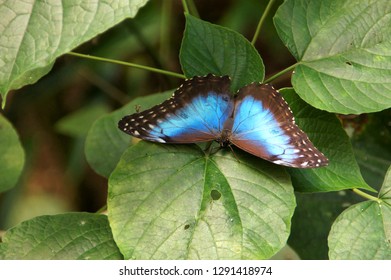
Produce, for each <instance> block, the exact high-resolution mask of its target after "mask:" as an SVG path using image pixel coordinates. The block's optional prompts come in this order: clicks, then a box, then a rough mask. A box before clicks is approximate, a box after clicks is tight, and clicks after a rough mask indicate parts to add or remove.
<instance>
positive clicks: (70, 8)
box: [0, 0, 147, 103]
mask: <svg viewBox="0 0 391 280" xmlns="http://www.w3.org/2000/svg"><path fill="white" fill-rule="evenodd" d="M146 3H147V0H136V1H134V0H133V1H127V0H116V1H109V2H107V1H88V2H83V3H82V4H81V3H80V1H76V0H68V1H66V2H64V3H63V5H59V3H52V2H47V1H27V2H15V1H10V0H6V1H5V2H3V3H2V5H1V6H0V14H2V15H4V16H2V17H1V18H0V26H2V30H1V33H2V34H1V36H0V61H1V66H2V67H1V70H0V85H1V86H0V94H1V96H2V97H3V103H4V102H5V98H6V94H7V92H8V91H9V90H11V89H17V88H20V87H22V86H24V85H26V84H31V83H35V82H36V81H37V80H38V79H40V78H41V77H42V76H43V75H45V74H46V73H47V72H49V71H50V69H51V67H52V64H53V62H54V60H55V59H56V58H58V57H59V56H61V55H63V54H64V53H66V52H69V51H70V50H72V49H73V48H75V47H77V46H79V45H80V44H82V43H84V42H85V41H87V40H90V39H91V38H93V37H95V36H96V35H98V34H99V33H101V32H103V31H105V30H107V29H108V28H110V27H112V26H113V25H115V24H117V23H118V22H120V21H122V20H124V19H125V18H127V17H134V16H135V15H136V13H137V11H138V10H139V9H140V8H141V7H142V6H143V5H145V4H146ZM43 31H44V32H43Z"/></svg>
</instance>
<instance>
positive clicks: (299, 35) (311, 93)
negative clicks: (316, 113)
mask: <svg viewBox="0 0 391 280" xmlns="http://www.w3.org/2000/svg"><path fill="white" fill-rule="evenodd" d="M390 12H391V5H390V2H389V1H388V0H380V1H378V0H371V1H362V2H356V1H338V0H331V1H327V4H326V3H324V2H323V1H312V0H290V1H286V2H285V3H284V4H283V5H281V6H280V8H279V9H278V11H277V13H276V15H275V17H274V22H275V25H276V28H277V31H278V34H279V36H280V38H281V40H282V41H283V42H284V44H285V45H286V46H287V47H288V48H289V50H290V52H291V53H292V54H293V55H294V57H295V58H296V59H297V61H298V62H299V63H298V65H297V66H296V68H295V74H294V75H293V77H292V84H293V87H294V88H295V90H296V91H297V93H298V94H299V95H300V97H301V98H303V99H304V100H305V101H306V102H308V103H309V104H311V105H312V106H314V107H317V108H320V109H323V110H326V111H329V112H337V113H340V114H361V113H365V112H374V111H380V110H383V109H386V108H389V107H390V105H391V95H390V94H388V92H389V90H390V85H391V55H390V54H391V53H390V49H391V29H390V25H391V17H389V14H390ZM368 15H370V16H368Z"/></svg>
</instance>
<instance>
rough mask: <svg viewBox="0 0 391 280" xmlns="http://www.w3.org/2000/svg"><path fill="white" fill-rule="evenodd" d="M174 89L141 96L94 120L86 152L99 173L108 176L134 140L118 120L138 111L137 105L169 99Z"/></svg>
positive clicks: (148, 104) (143, 105)
mask: <svg viewBox="0 0 391 280" xmlns="http://www.w3.org/2000/svg"><path fill="white" fill-rule="evenodd" d="M172 92H173V91H166V92H163V93H158V94H153V95H149V96H146V97H139V98H136V99H135V100H133V101H132V102H130V103H128V104H127V105H126V106H124V107H122V108H121V109H119V110H117V111H114V112H112V113H110V114H107V115H105V116H103V117H101V118H99V119H98V120H96V121H95V122H94V124H93V125H92V127H91V129H90V130H89V131H88V135H87V139H86V145H85V154H86V158H87V161H88V163H89V164H90V165H91V167H92V168H93V169H94V170H95V172H97V173H98V174H100V175H102V176H104V177H106V178H108V177H109V175H110V173H111V172H112V171H113V170H114V168H115V166H116V165H117V163H118V161H119V159H120V157H121V155H122V153H123V152H124V151H125V150H126V148H127V147H128V146H129V144H130V143H131V142H132V137H131V136H130V135H127V134H125V133H123V132H122V131H120V130H119V129H118V121H119V120H120V119H122V118H123V117H124V116H125V115H130V114H133V113H135V112H136V107H140V108H141V110H145V109H147V108H149V107H151V106H152V105H156V104H159V103H160V102H162V101H163V100H165V99H167V98H168V97H169V96H170V95H171V94H172Z"/></svg>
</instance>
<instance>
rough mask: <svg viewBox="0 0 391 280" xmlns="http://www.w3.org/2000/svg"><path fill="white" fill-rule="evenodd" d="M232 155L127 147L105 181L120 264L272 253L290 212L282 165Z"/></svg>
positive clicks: (255, 256) (288, 186) (287, 227)
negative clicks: (140, 260) (136, 261)
mask: <svg viewBox="0 0 391 280" xmlns="http://www.w3.org/2000/svg"><path fill="white" fill-rule="evenodd" d="M223 153H224V155H223ZM235 153H236V157H237V158H235V157H234V156H233V155H232V153H231V152H230V151H220V152H219V153H217V154H214V155H213V156H207V155H205V154H204V153H203V152H202V150H200V148H199V147H198V146H195V145H161V144H152V143H147V142H144V141H141V142H139V143H138V144H136V145H133V146H131V147H130V148H129V149H128V150H127V151H126V152H125V153H124V155H123V157H122V158H121V161H120V162H119V164H118V165H117V167H116V169H115V170H114V172H113V173H112V174H111V176H110V178H109V196H108V211H109V221H110V226H111V228H112V230H113V236H114V239H115V240H116V243H117V245H118V246H119V248H120V250H121V252H122V253H123V254H124V256H125V258H127V259H265V258H270V257H271V256H272V255H273V254H275V253H276V252H277V251H279V250H280V249H281V248H282V247H283V246H284V245H285V242H286V239H287V237H288V235H289V230H290V219H291V217H292V214H293V210H294V207H295V198H294V194H293V188H292V186H291V184H290V180H289V177H288V176H287V174H286V173H285V172H284V169H283V168H282V167H278V166H276V165H273V164H270V163H267V162H265V161H263V160H260V159H257V158H255V157H252V156H249V155H248V154H245V153H242V152H240V151H237V152H235Z"/></svg>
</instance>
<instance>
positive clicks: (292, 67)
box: [264, 62, 299, 83]
mask: <svg viewBox="0 0 391 280" xmlns="http://www.w3.org/2000/svg"><path fill="white" fill-rule="evenodd" d="M298 64H299V62H297V63H295V64H293V65H291V66H289V67H287V68H285V69H284V70H282V71H280V72H278V73H277V74H274V75H273V76H271V77H269V78H267V79H266V80H265V81H264V83H270V82H271V81H273V80H274V79H276V78H278V77H280V76H282V75H284V74H285V73H287V72H289V71H291V70H293V69H294V68H295V67H296V66H297V65H298Z"/></svg>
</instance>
